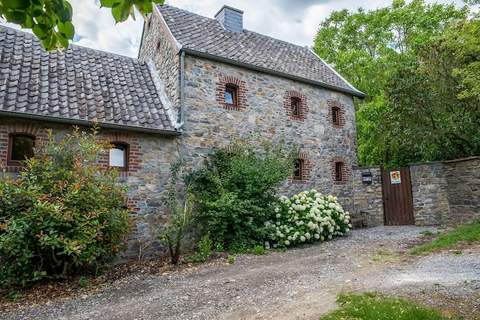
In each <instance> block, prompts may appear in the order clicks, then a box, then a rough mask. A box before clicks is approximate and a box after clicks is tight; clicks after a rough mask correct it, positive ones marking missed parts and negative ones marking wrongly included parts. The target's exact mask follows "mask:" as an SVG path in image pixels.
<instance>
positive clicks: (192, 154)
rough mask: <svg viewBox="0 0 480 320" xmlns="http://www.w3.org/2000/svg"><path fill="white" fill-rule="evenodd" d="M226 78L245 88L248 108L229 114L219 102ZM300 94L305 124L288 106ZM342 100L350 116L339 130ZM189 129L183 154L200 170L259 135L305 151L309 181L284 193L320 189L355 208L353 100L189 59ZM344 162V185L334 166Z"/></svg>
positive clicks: (289, 185) (291, 185) (294, 184)
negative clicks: (220, 152) (335, 119)
mask: <svg viewBox="0 0 480 320" xmlns="http://www.w3.org/2000/svg"><path fill="white" fill-rule="evenodd" d="M225 79H236V81H237V82H239V83H241V85H242V86H243V87H244V91H243V92H242V94H243V95H244V99H245V103H244V107H242V108H240V109H238V110H227V109H226V108H225V107H224V104H223V103H222V101H220V100H221V99H219V98H218V86H219V84H221V85H222V86H223V85H225V84H226V82H225ZM291 92H296V93H297V95H299V96H301V97H302V101H304V102H303V103H305V104H306V105H305V106H304V107H303V108H305V109H306V108H308V109H307V110H308V112H307V113H305V116H304V118H303V119H302V120H301V121H298V120H297V119H292V118H291V115H289V114H288V113H287V111H286V109H285V106H284V99H285V96H286V95H288V94H289V93H291ZM332 100H333V101H338V104H340V105H342V107H343V112H344V119H345V120H344V125H343V126H342V127H338V126H334V125H333V124H332V122H331V120H330V116H329V108H328V105H329V101H332ZM184 106H185V115H186V116H185V128H184V130H185V131H184V134H183V142H182V147H183V152H184V154H185V157H186V158H187V159H189V160H190V161H191V162H192V164H193V165H194V166H195V165H197V164H198V163H200V162H201V160H202V159H203V158H204V157H206V156H207V155H208V154H209V153H210V152H211V150H212V147H215V146H217V147H221V146H226V145H228V144H229V142H230V141H232V139H234V138H237V137H248V136H249V135H252V134H256V135H258V136H259V137H260V138H261V139H262V138H263V139H267V140H271V141H279V140H280V139H284V140H285V142H286V143H287V144H289V145H292V146H293V145H297V146H299V147H300V149H301V152H302V156H303V157H304V158H307V159H308V162H309V174H308V179H304V180H303V181H301V182H300V183H299V181H290V182H288V183H287V184H286V185H285V186H284V187H283V190H282V192H283V193H285V194H293V193H296V192H299V191H302V190H305V189H309V188H316V189H318V190H319V191H320V192H323V193H328V194H334V195H337V196H338V197H339V200H340V201H341V203H342V204H343V205H344V206H345V207H346V208H353V201H352V198H353V181H352V179H351V168H352V166H354V165H356V161H357V160H356V140H355V139H356V129H355V110H354V105H353V99H352V97H351V96H349V95H346V94H343V93H339V92H335V91H332V90H328V89H323V88H320V87H317V86H312V85H308V84H304V83H300V82H295V81H292V80H288V79H284V78H281V77H276V76H272V75H268V74H265V73H260V72H255V71H250V70H247V69H244V68H240V67H236V66H231V65H227V64H224V63H219V62H214V61H211V60H207V59H203V58H197V57H193V56H186V60H185V102H184ZM335 159H342V161H343V162H344V168H345V179H344V181H343V183H341V184H340V183H335V181H334V179H333V177H332V174H331V168H332V161H334V160H335Z"/></svg>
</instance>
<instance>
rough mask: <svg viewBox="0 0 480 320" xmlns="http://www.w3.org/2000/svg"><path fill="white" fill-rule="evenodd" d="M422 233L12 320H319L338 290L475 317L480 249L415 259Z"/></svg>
mask: <svg viewBox="0 0 480 320" xmlns="http://www.w3.org/2000/svg"><path fill="white" fill-rule="evenodd" d="M425 230H430V231H433V230H432V229H428V228H418V227H377V228H371V229H363V230H354V231H353V232H352V233H351V234H350V235H349V236H348V237H345V238H341V239H338V240H334V241H330V242H326V243H321V244H316V245H311V246H307V247H303V248H298V249H293V250H289V251H286V252H273V253H269V254H267V255H264V256H251V255H244V256H239V257H237V259H236V262H235V264H233V265H229V264H228V263H227V262H226V261H225V262H223V261H222V262H221V263H213V264H206V265H199V266H197V267H195V268H191V269H186V270H182V271H178V272H172V273H168V274H163V275H147V274H132V275H129V276H128V277H127V278H123V279H120V280H118V281H117V282H115V283H114V285H112V286H109V287H107V288H106V289H104V290H102V291H100V292H98V293H96V294H93V295H79V296H77V297H74V298H71V299H68V300H62V301H56V302H55V301H54V302H52V303H50V304H48V305H42V306H24V307H23V308H21V309H19V310H15V311H11V312H8V313H6V314H3V315H2V317H1V318H2V319H37V320H38V319H129V320H130V319H318V318H319V316H320V315H321V314H324V313H326V312H328V311H331V310H333V309H335V308H336V303H335V299H336V296H337V294H338V293H340V292H345V291H348V292H350V291H354V292H362V291H379V292H384V293H387V294H392V295H400V296H407V297H410V298H412V299H414V300H415V301H417V302H419V303H422V304H427V305H431V306H435V307H439V308H441V309H447V310H448V309H452V308H453V309H456V310H455V311H457V312H460V313H461V314H463V315H465V316H466V319H478V317H477V316H479V315H478V314H477V315H475V313H474V312H475V310H477V312H478V310H480V305H479V304H480V247H479V246H478V245H477V246H473V247H469V248H466V249H464V250H463V251H462V252H461V254H459V253H458V252H457V251H455V252H450V251H444V252H440V253H434V254H430V255H428V256H411V255H409V254H408V253H406V252H407V251H408V249H409V248H410V247H411V246H412V244H414V243H417V242H419V241H421V239H422V237H423V236H422V234H421V232H422V231H425Z"/></svg>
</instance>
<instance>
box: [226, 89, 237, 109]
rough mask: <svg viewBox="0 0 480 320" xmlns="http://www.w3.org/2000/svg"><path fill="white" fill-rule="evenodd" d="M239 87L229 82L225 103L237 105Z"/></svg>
mask: <svg viewBox="0 0 480 320" xmlns="http://www.w3.org/2000/svg"><path fill="white" fill-rule="evenodd" d="M237 98H238V95H237V87H236V86H234V85H232V84H227V85H226V87H225V103H226V104H227V105H230V106H237V105H238V102H237Z"/></svg>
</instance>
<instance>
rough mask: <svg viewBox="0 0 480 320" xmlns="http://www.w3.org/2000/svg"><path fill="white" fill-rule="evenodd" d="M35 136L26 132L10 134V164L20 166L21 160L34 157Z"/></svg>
mask: <svg viewBox="0 0 480 320" xmlns="http://www.w3.org/2000/svg"><path fill="white" fill-rule="evenodd" d="M34 147H35V137H33V136H29V135H25V134H14V135H11V136H10V139H9V143H8V161H7V162H8V165H14V166H18V165H21V162H22V161H24V160H26V159H28V158H31V157H33V148H34Z"/></svg>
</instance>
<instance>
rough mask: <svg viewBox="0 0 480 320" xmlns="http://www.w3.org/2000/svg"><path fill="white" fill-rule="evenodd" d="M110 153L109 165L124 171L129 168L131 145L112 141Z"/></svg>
mask: <svg viewBox="0 0 480 320" xmlns="http://www.w3.org/2000/svg"><path fill="white" fill-rule="evenodd" d="M111 145H112V147H111V148H110V150H109V154H108V165H109V166H110V167H113V168H117V169H119V170H122V171H127V170H128V158H129V157H128V152H129V147H128V144H126V143H121V142H112V143H111Z"/></svg>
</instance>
